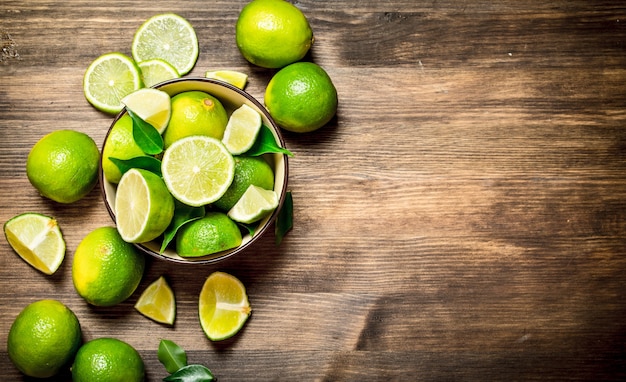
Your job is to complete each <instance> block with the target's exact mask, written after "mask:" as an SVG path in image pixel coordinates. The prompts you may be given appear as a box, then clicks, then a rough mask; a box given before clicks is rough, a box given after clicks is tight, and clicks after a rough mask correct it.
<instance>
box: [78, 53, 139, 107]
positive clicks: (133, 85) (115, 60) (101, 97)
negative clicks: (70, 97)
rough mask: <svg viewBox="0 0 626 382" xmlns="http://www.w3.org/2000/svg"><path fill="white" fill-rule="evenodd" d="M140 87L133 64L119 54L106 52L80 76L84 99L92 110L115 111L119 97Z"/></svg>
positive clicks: (129, 59)
mask: <svg viewBox="0 0 626 382" xmlns="http://www.w3.org/2000/svg"><path fill="white" fill-rule="evenodd" d="M141 87H143V82H142V81H141V71H140V69H139V67H138V66H137V64H135V62H134V61H133V60H132V59H131V58H130V57H128V56H125V55H123V54H121V53H117V52H115V53H107V54H103V55H102V56H100V57H98V58H96V59H95V60H94V61H93V62H92V63H91V65H89V67H88V68H87V71H86V72H85V76H84V77H83V91H84V93H85V98H87V101H89V103H90V104H92V105H93V106H94V107H95V108H96V109H98V110H101V111H104V112H106V113H110V114H117V113H119V112H120V111H121V110H122V109H123V108H124V105H123V104H122V102H121V101H122V98H124V97H125V96H127V95H128V94H130V93H132V92H134V91H135V90H137V89H140V88H141Z"/></svg>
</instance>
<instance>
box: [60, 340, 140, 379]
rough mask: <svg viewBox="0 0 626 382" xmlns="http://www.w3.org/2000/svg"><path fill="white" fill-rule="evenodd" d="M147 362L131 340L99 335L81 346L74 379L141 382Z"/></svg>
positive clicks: (73, 367) (74, 367)
mask: <svg viewBox="0 0 626 382" xmlns="http://www.w3.org/2000/svg"><path fill="white" fill-rule="evenodd" d="M144 379H145V365H144V363H143V360H142V359H141V356H140V355H139V353H138V352H137V350H135V348H133V347H132V346H131V345H129V344H128V343H126V342H124V341H121V340H118V339H115V338H107V337H104V338H97V339H94V340H91V341H89V342H87V343H85V344H84V345H83V346H81V347H80V349H79V350H78V353H76V358H75V359H74V364H73V365H72V381H74V382H94V381H100V382H117V381H124V382H141V381H144Z"/></svg>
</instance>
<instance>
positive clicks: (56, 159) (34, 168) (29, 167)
mask: <svg viewBox="0 0 626 382" xmlns="http://www.w3.org/2000/svg"><path fill="white" fill-rule="evenodd" d="M99 161H100V152H99V151H98V146H96V143H95V142H94V141H93V139H91V137H89V136H88V135H87V134H84V133H81V132H78V131H74V130H57V131H54V132H52V133H49V134H47V135H46V136H44V137H43V138H41V139H40V140H39V141H38V142H37V143H36V144H35V145H34V146H33V148H32V149H31V151H30V153H29V154H28V159H27V160H26V175H27V176H28V180H29V181H30V183H31V184H32V185H33V186H34V187H35V188H36V189H37V190H38V191H39V193H41V195H43V196H45V197H47V198H50V199H52V200H54V201H57V202H59V203H72V202H75V201H77V200H79V199H81V198H82V197H84V196H85V195H87V194H88V193H89V191H91V189H92V188H93V187H94V186H95V185H96V182H97V181H98V163H99Z"/></svg>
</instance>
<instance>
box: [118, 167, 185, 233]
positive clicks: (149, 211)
mask: <svg viewBox="0 0 626 382" xmlns="http://www.w3.org/2000/svg"><path fill="white" fill-rule="evenodd" d="M173 216H174V199H173V198H172V196H171V194H170V193H169V191H168V189H167V187H166V185H165V183H164V182H163V180H162V179H161V178H160V177H159V176H158V175H156V174H154V173H152V172H150V171H147V170H143V169H138V168H133V169H130V170H128V171H127V172H126V173H125V174H124V175H123V176H122V179H121V180H120V183H119V184H118V186H117V193H116V194H115V220H116V222H117V230H118V231H119V233H120V235H121V237H122V239H124V241H126V242H129V243H143V242H146V241H150V240H153V239H155V238H157V237H158V236H159V235H161V234H162V233H163V231H165V229H166V228H167V226H168V225H169V224H170V222H171V221H172V217H173Z"/></svg>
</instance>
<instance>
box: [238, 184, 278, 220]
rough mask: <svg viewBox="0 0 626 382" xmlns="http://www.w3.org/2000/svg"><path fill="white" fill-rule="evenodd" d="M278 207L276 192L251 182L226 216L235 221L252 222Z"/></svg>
mask: <svg viewBox="0 0 626 382" xmlns="http://www.w3.org/2000/svg"><path fill="white" fill-rule="evenodd" d="M276 207H278V194H276V192H275V191H273V190H265V189H262V188H261V187H258V186H255V185H254V184H251V185H250V187H248V189H247V190H246V192H244V194H243V196H242V197H241V199H239V201H238V202H237V203H236V204H235V205H234V206H233V208H231V209H230V211H228V216H229V217H230V218H231V219H233V220H234V221H236V222H240V223H246V224H250V223H254V222H256V221H258V220H261V219H262V218H264V217H265V216H267V215H268V214H269V213H270V212H272V211H274V210H275V209H276Z"/></svg>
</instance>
